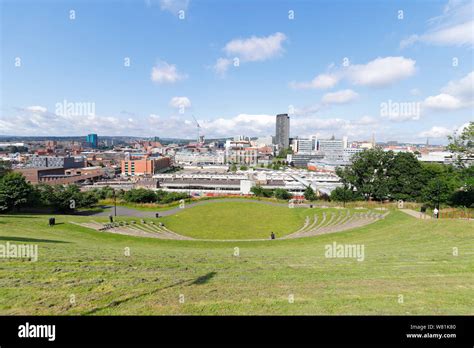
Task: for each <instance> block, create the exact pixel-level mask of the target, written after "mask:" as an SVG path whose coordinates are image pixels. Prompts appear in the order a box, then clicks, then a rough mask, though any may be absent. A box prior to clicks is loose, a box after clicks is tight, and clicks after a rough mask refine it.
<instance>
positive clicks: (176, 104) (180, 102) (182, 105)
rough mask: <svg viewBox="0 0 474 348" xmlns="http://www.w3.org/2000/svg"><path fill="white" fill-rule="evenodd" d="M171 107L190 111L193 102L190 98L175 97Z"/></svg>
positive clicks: (171, 101) (172, 99)
mask: <svg viewBox="0 0 474 348" xmlns="http://www.w3.org/2000/svg"><path fill="white" fill-rule="evenodd" d="M170 106H171V107H173V108H176V109H188V108H190V107H191V101H190V100H189V98H188V97H173V98H171V100H170Z"/></svg>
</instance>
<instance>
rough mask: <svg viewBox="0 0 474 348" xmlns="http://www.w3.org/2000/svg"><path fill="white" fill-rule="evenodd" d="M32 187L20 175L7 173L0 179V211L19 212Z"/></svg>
mask: <svg viewBox="0 0 474 348" xmlns="http://www.w3.org/2000/svg"><path fill="white" fill-rule="evenodd" d="M32 192H33V187H32V185H31V184H29V183H28V182H26V179H25V177H24V176H23V175H22V174H20V173H15V172H11V173H7V174H5V175H4V176H3V177H2V178H1V179H0V211H2V210H3V211H10V210H19V209H20V208H21V207H22V206H25V205H26V204H27V202H28V197H29V196H30V195H31V194H32Z"/></svg>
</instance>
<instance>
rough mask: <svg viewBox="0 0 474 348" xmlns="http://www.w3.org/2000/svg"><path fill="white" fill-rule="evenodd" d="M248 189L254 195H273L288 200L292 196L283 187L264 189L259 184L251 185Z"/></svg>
mask: <svg viewBox="0 0 474 348" xmlns="http://www.w3.org/2000/svg"><path fill="white" fill-rule="evenodd" d="M250 191H251V192H252V193H253V194H254V195H255V196H256V197H268V198H269V197H275V198H276V199H283V200H289V199H290V198H292V197H293V196H292V195H291V193H290V192H288V191H287V190H285V189H274V190H272V189H266V188H264V187H262V186H260V185H256V186H253V187H252V188H251V189H250Z"/></svg>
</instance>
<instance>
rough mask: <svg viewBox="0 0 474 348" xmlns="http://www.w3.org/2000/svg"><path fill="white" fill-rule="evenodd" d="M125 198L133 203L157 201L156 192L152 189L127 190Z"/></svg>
mask: <svg viewBox="0 0 474 348" xmlns="http://www.w3.org/2000/svg"><path fill="white" fill-rule="evenodd" d="M123 198H124V200H125V201H126V202H131V203H153V202H155V201H156V198H157V197H156V194H155V192H154V191H152V190H147V189H144V188H138V189H131V190H130V191H127V192H125V195H124V196H123Z"/></svg>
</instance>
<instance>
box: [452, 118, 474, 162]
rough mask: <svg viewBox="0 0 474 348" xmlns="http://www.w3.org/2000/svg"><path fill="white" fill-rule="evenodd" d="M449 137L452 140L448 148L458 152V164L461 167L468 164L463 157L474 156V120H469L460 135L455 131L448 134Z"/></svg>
mask: <svg viewBox="0 0 474 348" xmlns="http://www.w3.org/2000/svg"><path fill="white" fill-rule="evenodd" d="M448 139H449V142H450V143H449V145H448V149H449V150H450V151H451V152H454V153H455V154H456V162H457V164H458V165H459V166H461V167H464V166H466V163H465V161H464V160H463V159H465V158H470V157H473V156H474V122H473V121H471V122H469V125H468V126H467V127H464V129H463V130H462V132H461V134H460V135H459V136H458V135H457V134H456V133H455V134H453V135H450V136H448Z"/></svg>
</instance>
